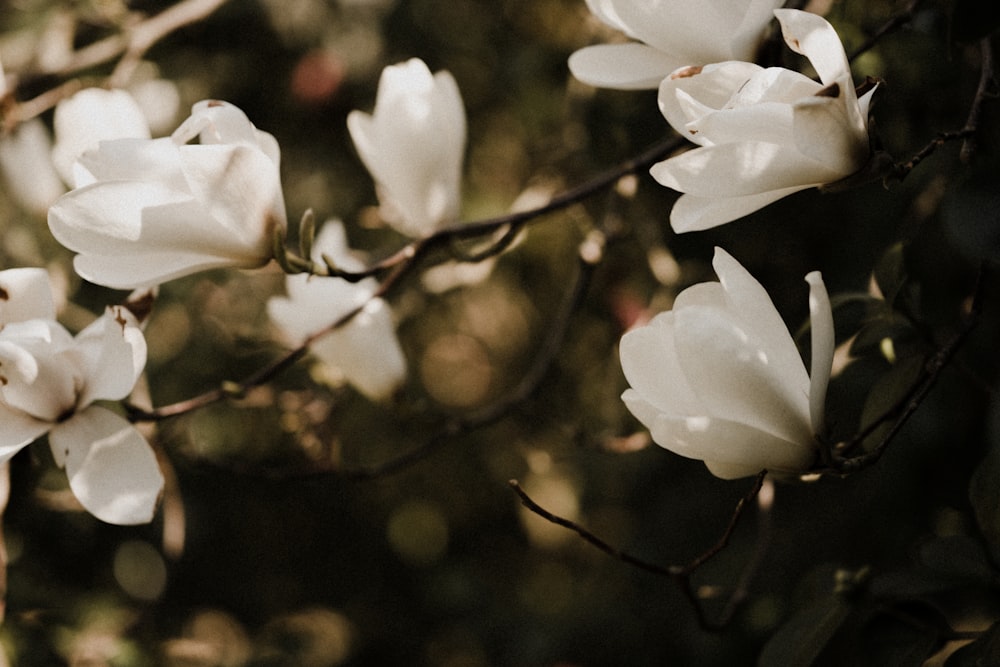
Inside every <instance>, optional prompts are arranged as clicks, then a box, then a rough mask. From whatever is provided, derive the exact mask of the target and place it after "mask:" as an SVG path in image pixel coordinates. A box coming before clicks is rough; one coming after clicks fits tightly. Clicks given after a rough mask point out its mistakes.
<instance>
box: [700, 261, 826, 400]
mask: <svg viewBox="0 0 1000 667" xmlns="http://www.w3.org/2000/svg"><path fill="white" fill-rule="evenodd" d="M712 266H713V267H714V268H715V273H716V275H718V276H719V281H720V282H721V283H722V286H723V288H724V290H723V296H724V298H725V301H726V306H727V307H728V309H729V310H730V312H732V313H733V314H734V315H736V316H737V317H738V318H739V320H740V322H741V323H742V324H744V325H746V327H747V329H748V330H749V331H751V332H753V336H754V337H755V338H756V339H757V340H759V341H760V343H761V345H762V351H763V352H764V353H765V354H766V355H767V359H768V364H769V365H770V366H772V367H773V368H774V369H775V370H776V371H777V373H778V374H779V375H780V376H781V377H784V378H787V382H788V386H789V390H790V391H791V392H793V393H794V394H802V395H806V394H808V392H809V376H808V375H807V374H806V369H805V366H803V365H802V357H801V356H800V355H799V350H798V348H797V347H796V346H795V341H793V340H792V336H791V334H789V332H788V327H787V326H786V325H785V321H784V320H783V319H781V315H779V314H778V310H777V308H775V307H774V302H772V301H771V297H770V296H768V294H767V291H766V290H765V289H764V288H763V286H761V284H760V283H759V282H757V280H756V279H755V278H754V277H753V276H752V275H750V272H749V271H747V270H746V269H745V268H743V265H741V264H740V263H739V262H737V261H736V260H735V259H733V257H732V256H731V255H730V254H729V253H727V252H726V251H725V250H723V249H722V248H716V249H715V257H714V259H713V260H712Z"/></svg>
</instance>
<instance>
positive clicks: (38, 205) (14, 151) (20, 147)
mask: <svg viewBox="0 0 1000 667" xmlns="http://www.w3.org/2000/svg"><path fill="white" fill-rule="evenodd" d="M0 173H2V174H3V179H4V184H5V185H6V190H7V194H9V195H10V196H11V198H12V199H13V200H14V201H16V202H17V203H18V204H19V205H20V206H23V207H24V208H25V209H27V210H29V211H31V212H32V213H35V214H38V215H45V213H46V212H47V211H48V210H49V206H51V205H52V202H54V201H55V200H56V199H58V198H59V197H60V196H61V195H62V194H63V193H64V192H66V186H65V185H64V184H63V180H62V178H61V177H60V175H59V174H58V172H56V170H55V167H54V166H53V164H52V137H51V135H50V134H49V131H48V128H46V127H45V124H44V123H43V122H42V121H41V120H39V119H38V118H32V119H30V120H27V121H24V122H22V123H18V125H17V127H15V128H14V129H13V130H11V131H10V132H9V133H8V134H4V135H2V136H0Z"/></svg>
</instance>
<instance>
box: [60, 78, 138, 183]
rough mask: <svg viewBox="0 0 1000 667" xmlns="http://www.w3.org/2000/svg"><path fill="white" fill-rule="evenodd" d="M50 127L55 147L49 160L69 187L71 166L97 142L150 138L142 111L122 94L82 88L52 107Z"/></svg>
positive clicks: (124, 93) (118, 91) (116, 91)
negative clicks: (53, 135)
mask: <svg viewBox="0 0 1000 667" xmlns="http://www.w3.org/2000/svg"><path fill="white" fill-rule="evenodd" d="M53 125H54V126H55V137H56V143H55V146H54V147H53V149H52V160H53V162H54V163H55V166H56V169H57V170H58V171H59V173H60V174H61V175H62V177H63V180H65V181H66V182H67V183H70V184H74V178H73V168H72V167H73V163H74V162H75V161H76V159H77V158H78V157H80V156H81V155H83V153H84V152H86V151H88V150H91V149H94V148H96V147H97V145H98V144H99V143H100V142H102V141H107V140H110V139H121V138H124V137H132V138H136V139H149V137H150V133H149V125H148V124H147V123H146V117H145V116H143V114H142V109H141V108H140V107H139V105H138V103H137V102H136V101H135V100H134V99H133V98H132V96H131V95H129V94H128V93H127V92H125V91H124V90H104V89H102V88H85V89H83V90H81V91H80V92H78V93H76V94H75V95H73V96H72V97H69V98H67V99H64V100H62V101H60V102H59V104H57V105H56V110H55V116H54V118H53Z"/></svg>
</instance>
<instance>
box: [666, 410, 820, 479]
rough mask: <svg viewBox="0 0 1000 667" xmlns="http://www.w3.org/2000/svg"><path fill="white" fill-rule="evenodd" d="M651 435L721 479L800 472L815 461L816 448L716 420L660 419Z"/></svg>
mask: <svg viewBox="0 0 1000 667" xmlns="http://www.w3.org/2000/svg"><path fill="white" fill-rule="evenodd" d="M650 435H651V436H652V438H653V442H655V443H656V444H658V445H660V446H661V447H663V448H665V449H669V450H670V451H672V452H674V453H675V454H679V455H680V456H684V457H687V458H691V459H700V460H703V461H705V462H706V464H707V465H709V470H711V472H712V474H715V475H716V476H719V477H723V478H724V479H733V478H735V477H746V476H749V475H754V474H756V473H758V472H760V471H761V470H764V469H767V470H771V471H775V472H802V471H803V470H806V469H808V468H809V466H810V465H811V464H812V462H813V461H814V460H815V458H816V448H815V447H812V446H808V445H802V444H799V442H791V441H788V440H786V439H784V438H782V437H780V436H776V435H774V434H773V433H769V432H766V431H762V430H760V429H757V428H754V427H753V426H750V425H747V424H745V423H739V422H734V421H730V420H728V419H725V418H719V417H702V416H697V417H671V416H669V415H661V416H660V417H659V418H658V419H657V420H656V423H655V424H654V425H653V428H652V429H650ZM805 442H810V441H809V440H806V441H805ZM709 462H711V463H709Z"/></svg>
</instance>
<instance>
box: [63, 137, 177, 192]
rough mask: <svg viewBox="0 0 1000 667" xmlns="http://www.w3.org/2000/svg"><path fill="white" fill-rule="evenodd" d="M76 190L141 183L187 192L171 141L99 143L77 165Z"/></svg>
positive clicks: (175, 147)
mask: <svg viewBox="0 0 1000 667" xmlns="http://www.w3.org/2000/svg"><path fill="white" fill-rule="evenodd" d="M76 169H77V176H76V179H75V180H76V187H77V188H81V187H84V186H86V185H90V184H91V183H95V182H97V181H134V180H142V181H149V182H156V183H161V184H163V185H164V186H166V187H168V188H170V189H171V190H176V191H178V192H187V191H188V190H187V181H186V180H185V178H184V173H183V172H182V171H181V162H180V155H179V153H178V152H177V146H176V145H175V144H174V143H173V142H172V141H170V139H153V140H152V141H149V140H143V139H116V140H114V141H102V142H101V143H100V144H98V146H97V148H96V149H94V150H90V151H87V152H86V153H84V154H83V155H81V156H80V159H79V160H77V163H76Z"/></svg>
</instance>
